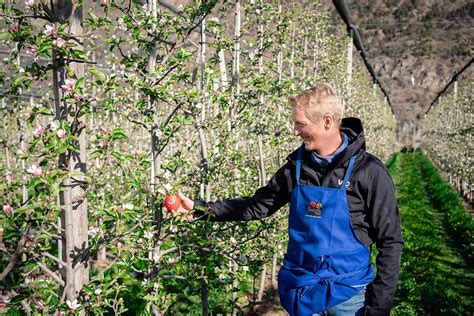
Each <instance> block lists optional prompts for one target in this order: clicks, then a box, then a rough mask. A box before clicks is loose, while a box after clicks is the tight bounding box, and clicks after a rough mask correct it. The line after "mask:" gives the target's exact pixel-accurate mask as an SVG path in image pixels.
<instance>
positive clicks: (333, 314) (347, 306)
mask: <svg viewBox="0 0 474 316" xmlns="http://www.w3.org/2000/svg"><path fill="white" fill-rule="evenodd" d="M364 304H365V289H363V290H361V291H360V292H359V293H357V294H356V295H355V296H353V297H352V298H351V299H348V300H347V301H344V302H342V303H339V304H337V305H336V306H334V307H331V308H330V309H328V310H327V311H325V312H321V313H315V314H313V316H362V315H364V310H365V307H364Z"/></svg>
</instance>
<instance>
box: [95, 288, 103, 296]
mask: <svg viewBox="0 0 474 316" xmlns="http://www.w3.org/2000/svg"><path fill="white" fill-rule="evenodd" d="M94 293H95V295H100V294H101V293H102V290H101V289H96V290H95V291H94Z"/></svg>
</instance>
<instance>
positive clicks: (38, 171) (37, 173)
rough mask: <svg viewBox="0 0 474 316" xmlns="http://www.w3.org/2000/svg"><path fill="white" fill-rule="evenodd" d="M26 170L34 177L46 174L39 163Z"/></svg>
mask: <svg viewBox="0 0 474 316" xmlns="http://www.w3.org/2000/svg"><path fill="white" fill-rule="evenodd" d="M26 172H28V173H29V174H31V175H32V176H33V177H41V176H43V175H44V173H43V170H42V169H41V167H40V166H38V165H37V164H32V165H31V167H29V168H28V169H26Z"/></svg>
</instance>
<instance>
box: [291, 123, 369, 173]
mask: <svg viewBox="0 0 474 316" xmlns="http://www.w3.org/2000/svg"><path fill="white" fill-rule="evenodd" d="M340 131H341V132H342V133H344V134H346V135H347V137H348V138H349V145H348V146H347V149H346V151H345V152H344V155H343V156H342V157H341V158H340V159H337V161H339V162H345V161H347V160H349V159H350V158H351V157H352V156H354V155H356V154H357V153H359V151H360V150H365V148H366V147H365V137H364V128H363V127H362V122H361V121H360V120H359V119H358V118H355V117H347V118H343V119H342V122H341V129H340ZM301 146H303V159H305V156H308V157H309V156H310V154H311V152H310V151H307V150H306V149H304V145H301ZM297 152H298V149H297V150H295V151H294V152H292V153H291V154H290V155H289V156H288V157H287V159H288V160H291V161H296V158H297ZM333 162H335V161H333ZM332 164H333V163H331V164H330V165H332ZM328 167H329V166H328Z"/></svg>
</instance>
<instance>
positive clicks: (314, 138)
mask: <svg viewBox="0 0 474 316" xmlns="http://www.w3.org/2000/svg"><path fill="white" fill-rule="evenodd" d="M291 119H292V120H293V123H294V126H293V134H294V135H295V136H299V137H301V139H302V140H303V143H304V147H305V149H306V150H315V151H318V150H320V149H321V148H322V145H323V144H324V142H325V140H326V137H327V132H326V130H325V129H324V123H323V120H320V121H319V122H318V123H317V124H315V123H313V122H312V121H310V120H309V118H307V117H306V114H305V112H304V110H303V109H299V108H298V107H297V106H294V107H293V110H292V112H291Z"/></svg>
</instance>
